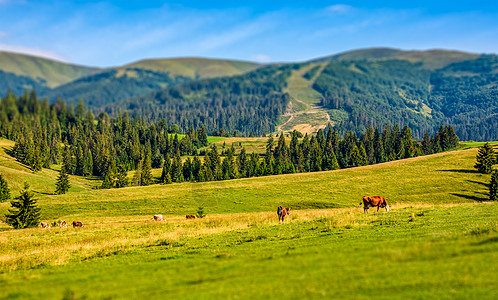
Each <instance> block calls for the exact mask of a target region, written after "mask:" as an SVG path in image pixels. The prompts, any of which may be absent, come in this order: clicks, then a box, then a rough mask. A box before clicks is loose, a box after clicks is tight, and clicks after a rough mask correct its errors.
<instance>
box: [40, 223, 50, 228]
mask: <svg viewBox="0 0 498 300" xmlns="http://www.w3.org/2000/svg"><path fill="white" fill-rule="evenodd" d="M40 226H41V227H42V228H50V224H48V223H47V222H41V223H40Z"/></svg>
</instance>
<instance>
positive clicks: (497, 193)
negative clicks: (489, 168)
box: [489, 170, 498, 201]
mask: <svg viewBox="0 0 498 300" xmlns="http://www.w3.org/2000/svg"><path fill="white" fill-rule="evenodd" d="M489 200H493V201H496V200H498V170H494V171H493V174H491V182H490V183H489Z"/></svg>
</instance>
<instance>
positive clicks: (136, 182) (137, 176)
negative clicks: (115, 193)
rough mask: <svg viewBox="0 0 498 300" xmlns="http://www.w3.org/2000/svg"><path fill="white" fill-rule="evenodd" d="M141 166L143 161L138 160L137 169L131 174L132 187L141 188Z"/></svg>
mask: <svg viewBox="0 0 498 300" xmlns="http://www.w3.org/2000/svg"><path fill="white" fill-rule="evenodd" d="M142 165H143V161H142V160H140V161H139V162H138V165H137V169H136V170H135V174H133V185H135V186H141V185H142Z"/></svg>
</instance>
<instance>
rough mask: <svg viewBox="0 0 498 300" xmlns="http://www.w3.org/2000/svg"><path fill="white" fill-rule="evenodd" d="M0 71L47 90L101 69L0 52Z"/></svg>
mask: <svg viewBox="0 0 498 300" xmlns="http://www.w3.org/2000/svg"><path fill="white" fill-rule="evenodd" d="M0 70H1V71H4V72H6V73H12V74H15V75H17V76H26V77H30V78H32V79H33V80H35V81H37V82H38V83H40V84H43V85H46V86H47V87H49V88H53V87H56V86H59V85H61V84H65V83H68V82H70V81H73V80H75V79H77V78H80V77H84V76H88V75H91V74H95V73H97V72H99V71H101V70H102V69H101V68H95V67H86V66H80V65H75V64H68V63H63V62H59V61H56V60H51V59H48V58H42V57H37V56H32V55H26V54H19V53H13V52H6V51H0Z"/></svg>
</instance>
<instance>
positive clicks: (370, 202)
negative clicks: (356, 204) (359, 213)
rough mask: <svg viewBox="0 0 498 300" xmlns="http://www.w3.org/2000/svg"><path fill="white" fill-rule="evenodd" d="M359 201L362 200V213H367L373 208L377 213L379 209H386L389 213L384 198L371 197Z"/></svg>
mask: <svg viewBox="0 0 498 300" xmlns="http://www.w3.org/2000/svg"><path fill="white" fill-rule="evenodd" d="M361 199H362V200H363V212H367V211H368V209H369V208H370V207H374V206H377V211H379V208H384V207H385V208H386V211H389V204H387V201H386V198H384V197H382V196H373V197H368V196H365V197H363V198H361ZM360 204H361V202H360Z"/></svg>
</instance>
